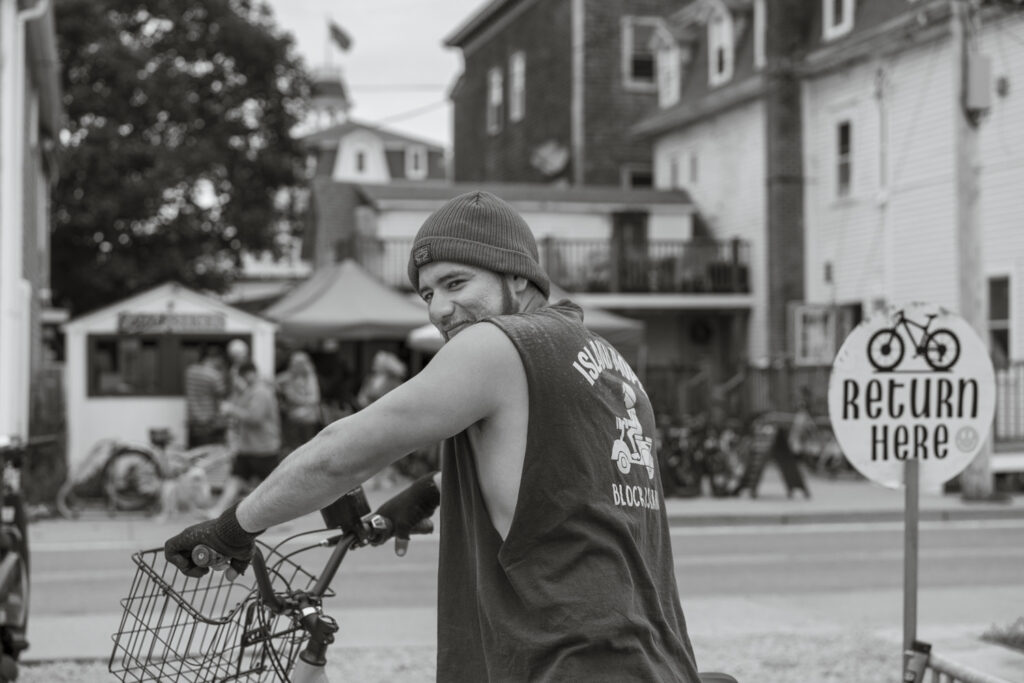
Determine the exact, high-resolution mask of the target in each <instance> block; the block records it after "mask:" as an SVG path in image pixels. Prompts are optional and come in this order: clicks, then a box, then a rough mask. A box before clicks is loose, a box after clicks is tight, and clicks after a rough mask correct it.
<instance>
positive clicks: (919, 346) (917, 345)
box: [892, 311, 934, 354]
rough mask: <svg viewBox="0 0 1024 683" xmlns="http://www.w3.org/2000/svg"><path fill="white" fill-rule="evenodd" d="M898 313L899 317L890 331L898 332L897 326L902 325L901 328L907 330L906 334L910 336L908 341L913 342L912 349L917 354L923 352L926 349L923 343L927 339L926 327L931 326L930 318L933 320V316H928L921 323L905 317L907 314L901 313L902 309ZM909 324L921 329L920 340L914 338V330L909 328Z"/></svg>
mask: <svg viewBox="0 0 1024 683" xmlns="http://www.w3.org/2000/svg"><path fill="white" fill-rule="evenodd" d="M899 315H900V317H899V319H898V320H896V324H895V325H893V326H892V333H893V334H899V330H898V329H897V328H899V326H900V325H903V329H904V330H906V331H907V336H908V337H909V338H910V341H912V342H913V343H914V351H916V352H917V353H918V354H921V353H924V351H925V350H926V349H925V347H924V344H925V342H926V341H928V328H929V327H931V326H932V320H934V318H931V317H929V318H928V322H927V323H926V324H924V325H922V324H921V323H916V322H914V321H913V320H910V319H909V318H907V316H905V315H903V311H900V314H899ZM911 325H913V326H914V327H916V328H917V329H919V330H921V339H920V341H918V340H916V339H914V332H913V330H911V329H910V326H911Z"/></svg>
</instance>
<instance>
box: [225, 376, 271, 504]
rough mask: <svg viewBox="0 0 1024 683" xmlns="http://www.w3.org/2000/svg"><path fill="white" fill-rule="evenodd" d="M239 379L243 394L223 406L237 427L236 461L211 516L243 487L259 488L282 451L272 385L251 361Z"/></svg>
mask: <svg viewBox="0 0 1024 683" xmlns="http://www.w3.org/2000/svg"><path fill="white" fill-rule="evenodd" d="M239 376H240V378H241V379H242V381H243V382H244V388H243V389H242V393H241V394H240V395H239V396H238V397H237V398H236V399H235V400H234V401H229V402H227V403H225V404H224V412H225V413H226V414H227V415H229V416H230V417H231V419H232V420H233V422H234V425H235V434H236V437H235V438H236V444H235V445H236V452H235V460H234V464H232V466H231V476H230V477H229V478H228V481H227V483H225V484H224V489H223V490H222V491H221V495H220V499H219V500H218V501H217V504H216V505H214V506H213V508H211V510H210V516H212V517H216V516H217V515H220V514H221V513H222V512H223V511H224V510H226V509H227V508H228V507H229V506H231V505H232V504H233V503H234V502H235V499H236V498H238V494H239V493H240V492H241V491H242V488H243V487H244V486H246V485H250V486H256V485H258V484H259V483H260V482H261V481H263V480H264V479H266V478H267V477H268V476H270V473H271V472H273V471H274V468H275V467H276V466H277V463H278V458H279V456H280V451H281V416H280V414H279V413H278V407H277V397H276V396H275V395H274V388H273V386H271V384H270V382H267V381H265V380H263V379H262V378H260V376H259V374H258V373H257V372H256V366H255V365H253V364H252V362H245V363H243V364H242V366H241V367H240V368H239Z"/></svg>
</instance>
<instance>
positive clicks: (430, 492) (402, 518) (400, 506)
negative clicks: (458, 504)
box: [374, 472, 441, 557]
mask: <svg viewBox="0 0 1024 683" xmlns="http://www.w3.org/2000/svg"><path fill="white" fill-rule="evenodd" d="M440 504H441V492H440V491H438V490H437V486H436V485H435V484H434V473H433V472H431V473H430V474H425V475H423V476H422V477H420V478H419V479H417V480H416V481H414V482H413V483H412V484H410V485H409V486H408V487H406V489H405V490H404V491H402V492H401V493H399V494H397V495H395V496H393V497H392V498H391V499H390V500H388V501H387V502H386V503H384V504H383V505H381V506H380V507H379V508H377V511H376V512H375V513H374V514H377V515H380V516H381V517H386V518H387V519H388V520H390V521H391V524H392V533H391V535H392V536H394V537H395V554H396V555H398V556H399V557H401V556H403V555H405V551H406V550H407V549H408V548H409V534H410V532H412V531H413V528H414V527H418V528H423V526H422V525H423V522H424V521H426V520H429V519H430V516H431V515H433V514H434V511H435V510H437V506H438V505H440ZM417 530H418V529H417ZM388 538H390V536H385V537H381V538H380V539H379V540H378V541H377V544H378V545H379V544H381V543H383V542H384V541H386V540H388Z"/></svg>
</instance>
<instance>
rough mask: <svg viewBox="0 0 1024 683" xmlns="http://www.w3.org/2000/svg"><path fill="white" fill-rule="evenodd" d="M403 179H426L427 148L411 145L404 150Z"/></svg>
mask: <svg viewBox="0 0 1024 683" xmlns="http://www.w3.org/2000/svg"><path fill="white" fill-rule="evenodd" d="M405 177H406V178H408V179H409V180H423V179H424V178H426V177H427V148H426V147H423V146H422V145H411V146H409V147H406V148H405Z"/></svg>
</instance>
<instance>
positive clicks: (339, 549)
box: [257, 533, 358, 598]
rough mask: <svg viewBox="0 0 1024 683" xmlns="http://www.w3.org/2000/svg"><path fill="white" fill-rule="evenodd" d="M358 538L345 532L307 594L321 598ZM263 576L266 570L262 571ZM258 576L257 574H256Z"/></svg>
mask: <svg viewBox="0 0 1024 683" xmlns="http://www.w3.org/2000/svg"><path fill="white" fill-rule="evenodd" d="M357 540H358V537H357V536H356V535H355V534H351V533H350V534H345V536H344V537H342V539H341V542H340V543H338V545H336V546H335V547H334V552H333V553H331V557H330V559H328V560H327V564H326V565H324V570H323V571H322V572H320V578H319V579H317V582H316V585H315V586H313V590H311V591H310V592H309V594H310V595H311V596H313V597H315V598H322V597H323V596H324V593H326V592H327V589H328V588H330V586H331V581H333V580H334V575H335V574H337V573H338V567H340V566H341V561H342V560H344V559H345V555H346V553H348V550H349V548H351V547H352V544H353V543H355V542H356V541H357ZM263 573H264V576H265V575H266V571H264V572H263ZM257 576H258V575H257Z"/></svg>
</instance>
